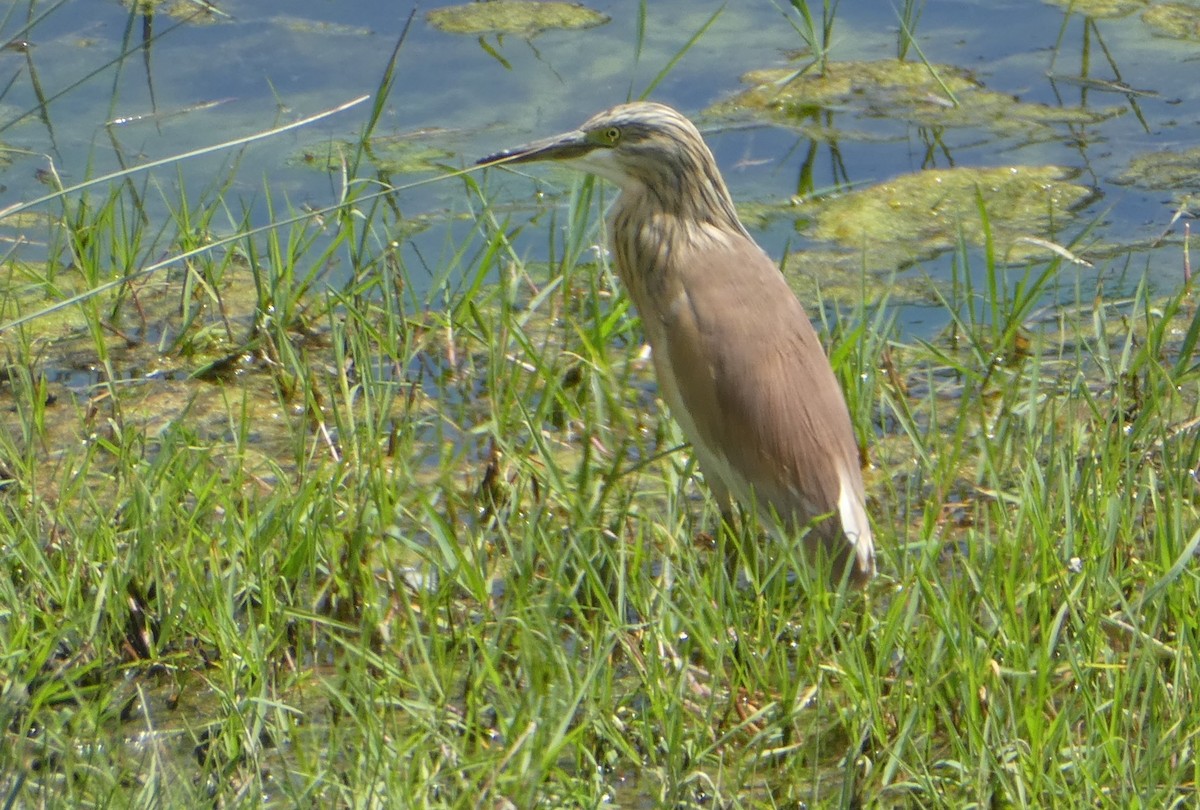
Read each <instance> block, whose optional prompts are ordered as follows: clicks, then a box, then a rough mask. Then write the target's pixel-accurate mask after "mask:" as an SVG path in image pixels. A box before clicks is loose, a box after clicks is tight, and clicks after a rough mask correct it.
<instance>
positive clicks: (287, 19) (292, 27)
mask: <svg viewBox="0 0 1200 810" xmlns="http://www.w3.org/2000/svg"><path fill="white" fill-rule="evenodd" d="M271 22H272V23H274V24H275V25H278V26H280V27H281V28H286V29H287V30H288V31H292V32H294V33H297V34H322V35H325V36H345V37H364V36H368V35H370V33H371V29H370V28H367V27H365V26H361V25H346V24H344V23H334V22H328V21H326V20H310V19H308V18H307V17H291V16H288V15H280V16H278V17H273V18H272V19H271Z"/></svg>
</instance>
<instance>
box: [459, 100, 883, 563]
mask: <svg viewBox="0 0 1200 810" xmlns="http://www.w3.org/2000/svg"><path fill="white" fill-rule="evenodd" d="M539 160H554V161H559V162H561V163H565V164H568V165H571V166H574V167H576V168H579V169H582V170H583V171H586V172H590V173H592V174H595V175H598V176H600V177H602V178H604V179H605V180H608V181H610V182H612V183H615V184H616V185H617V186H619V187H620V189H621V193H620V195H619V197H618V198H617V200H616V202H615V203H614V204H613V207H612V213H611V216H610V237H611V242H612V252H613V255H614V256H615V258H616V265H617V274H618V276H619V277H620V279H621V282H622V284H623V285H624V286H625V288H626V290H627V291H628V294H629V296H630V298H631V299H632V301H633V304H634V307H635V308H636V309H637V311H638V314H639V315H640V316H641V319H642V327H643V329H644V330H645V332H646V337H647V339H648V341H649V343H650V349H651V352H652V356H653V360H654V367H655V372H656V373H657V376H658V384H659V390H660V393H661V395H662V398H663V399H664V400H665V401H666V403H667V406H668V407H669V408H670V411H671V414H672V415H673V416H674V417H675V419H676V420H677V421H678V422H679V425H680V427H681V428H682V429H683V434H684V436H685V437H686V438H687V439H688V441H690V442H691V444H692V448H693V451H694V452H695V454H696V459H697V461H698V462H699V465H700V470H701V472H702V473H703V474H704V480H705V481H706V482H707V483H708V486H709V488H710V489H711V490H712V493H713V495H714V496H715V498H716V500H717V502H718V503H719V504H720V506H721V511H722V513H723V514H724V515H725V516H727V517H728V516H729V503H730V496H731V495H732V496H733V497H735V498H736V499H737V500H738V501H739V502H741V503H742V504H743V505H751V504H753V505H754V506H755V507H756V508H757V509H758V511H759V513H760V515H761V516H762V518H763V519H764V521H769V522H768V523H767V525H772V524H774V525H779V526H781V528H784V529H792V530H795V529H799V528H803V527H805V526H809V527H810V531H809V532H808V534H807V535H806V538H807V542H808V543H809V544H810V548H811V550H813V551H816V550H818V547H823V549H822V553H824V554H825V555H826V556H828V557H830V558H831V559H832V560H833V561H834V563H833V568H832V571H833V576H834V577H835V579H838V580H840V579H841V578H842V577H843V576H844V577H846V578H848V579H849V581H851V582H853V583H855V584H860V585H861V584H862V583H864V582H866V581H867V580H868V579H870V577H871V576H872V575H873V574H874V573H875V550H874V544H873V542H872V535H871V526H870V523H869V522H868V520H867V512H866V507H865V496H864V492H863V480H862V472H861V468H860V466H859V454H858V445H857V442H856V440H855V436H854V429H853V428H852V426H851V423H850V414H849V411H848V409H847V408H846V401H845V399H844V398H843V396H842V391H841V388H840V387H839V386H838V382H837V379H836V377H834V374H833V369H832V368H831V367H830V365H829V360H828V359H827V358H826V356H825V352H824V350H823V349H822V348H821V343H820V341H819V340H818V338H817V333H816V331H815V330H814V329H813V326H812V324H811V322H810V321H809V319H808V315H807V314H805V312H804V308H803V307H802V306H801V305H800V302H799V301H798V300H797V299H796V296H795V294H794V293H793V292H792V290H791V288H790V287H789V286H788V283H787V281H786V280H785V279H784V276H783V274H782V273H781V272H780V271H779V268H778V267H776V265H775V263H774V262H773V261H771V259H770V258H769V257H768V256H767V254H766V253H764V252H763V250H762V248H760V247H759V246H758V244H757V243H755V241H754V239H753V238H752V237H751V236H750V234H749V232H747V230H746V228H745V226H743V225H742V223H741V221H740V220H739V219H738V215H737V212H736V210H735V209H734V207H733V200H732V198H731V197H730V196H729V190H728V189H727V188H726V186H725V181H724V180H723V179H722V178H721V173H720V172H719V171H718V169H717V163H716V160H715V159H714V158H713V155H712V152H711V151H709V149H708V146H707V145H706V144H705V143H704V139H703V138H702V137H701V136H700V133H699V131H697V129H696V127H695V126H694V125H693V124H692V122H691V121H689V120H688V119H687V118H685V117H684V116H682V115H680V114H679V113H678V112H676V111H675V110H673V109H671V108H670V107H667V106H664V105H662V104H651V103H645V102H637V103H633V104H622V105H620V106H617V107H613V108H612V109H610V110H606V111H604V112H602V113H599V114H598V115H595V116H593V117H592V118H591V119H589V120H588V121H587V122H586V123H584V124H583V126H581V127H580V128H579V129H576V130H573V131H571V132H566V133H563V134H562V135H556V136H554V137H552V138H547V139H545V140H541V141H536V142H534V143H530V144H527V145H525V146H519V147H517V148H515V149H508V150H505V151H503V152H499V153H497V154H495V155H492V156H491V157H488V158H484V159H483V160H481V161H479V162H480V163H494V162H502V163H526V162H531V161H539ZM847 569H849V570H848V571H847Z"/></svg>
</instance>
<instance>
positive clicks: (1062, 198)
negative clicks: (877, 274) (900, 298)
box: [795, 166, 1095, 271]
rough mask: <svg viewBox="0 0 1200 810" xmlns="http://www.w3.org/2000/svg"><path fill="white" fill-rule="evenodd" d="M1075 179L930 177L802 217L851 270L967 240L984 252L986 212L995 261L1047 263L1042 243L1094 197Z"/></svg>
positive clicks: (856, 194) (933, 173)
mask: <svg viewBox="0 0 1200 810" xmlns="http://www.w3.org/2000/svg"><path fill="white" fill-rule="evenodd" d="M1069 177H1070V171H1069V170H1067V169H1064V168H1061V167H1058V166H1024V167H1012V168H993V169H972V168H958V169H939V170H930V171H924V172H917V173H915V174H907V175H901V176H900V177H896V178H894V179H892V180H889V181H887V182H886V183H879V184H878V185H875V186H871V187H870V188H865V189H862V190H860V191H852V192H849V193H848V194H845V195H842V196H839V197H834V198H831V199H822V200H809V201H805V202H803V203H800V204H799V205H797V206H796V209H795V210H796V212H797V214H798V215H799V216H807V217H809V218H811V220H812V227H811V229H810V230H809V235H810V236H812V237H813V238H815V239H821V240H824V241H828V242H834V243H837V244H839V245H842V246H844V247H846V248H849V249H850V250H851V252H850V253H849V254H848V259H849V260H852V261H853V265H852V266H854V265H857V266H858V267H860V268H862V267H865V268H866V269H867V270H871V271H878V270H889V269H891V270H894V269H898V268H902V267H905V266H907V265H908V264H910V263H911V262H914V261H917V260H920V259H923V258H928V257H931V256H934V255H936V254H938V253H941V252H943V251H946V250H950V249H951V248H953V247H954V246H955V245H956V244H957V243H958V240H959V238H960V236H961V238H963V239H965V240H966V241H967V242H968V243H969V244H973V245H983V244H984V242H985V231H984V223H983V221H982V217H981V214H980V207H981V206H982V209H983V210H984V211H986V214H987V225H988V228H989V229H990V232H991V236H992V239H993V241H994V244H995V247H996V255H997V256H998V257H999V258H1002V259H1004V260H1006V261H1011V262H1022V261H1029V260H1033V259H1035V258H1041V257H1045V256H1047V255H1048V251H1047V248H1046V243H1045V242H1044V240H1043V239H1042V238H1041V237H1044V236H1046V235H1048V234H1049V235H1050V236H1051V238H1053V236H1054V233H1055V232H1056V231H1058V230H1060V229H1061V228H1062V225H1063V223H1064V222H1065V221H1067V220H1068V219H1070V217H1071V214H1072V212H1073V211H1074V210H1076V209H1078V208H1079V207H1080V206H1081V205H1083V204H1084V203H1086V202H1088V201H1090V200H1091V199H1092V197H1093V196H1094V193H1095V192H1093V191H1092V190H1091V189H1089V188H1087V187H1085V186H1081V185H1077V184H1075V183H1071V182H1070V181H1069Z"/></svg>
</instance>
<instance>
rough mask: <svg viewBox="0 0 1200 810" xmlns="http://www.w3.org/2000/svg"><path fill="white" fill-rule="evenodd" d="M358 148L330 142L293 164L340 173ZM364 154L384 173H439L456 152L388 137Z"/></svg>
mask: <svg viewBox="0 0 1200 810" xmlns="http://www.w3.org/2000/svg"><path fill="white" fill-rule="evenodd" d="M358 149H359V145H358V144H357V143H352V142H350V141H331V142H328V143H324V144H321V146H320V148H319V149H316V148H311V147H310V148H307V149H305V150H304V151H303V152H300V153H299V154H298V155H296V156H295V157H294V158H293V159H292V162H293V163H296V164H299V165H305V166H313V167H316V168H319V169H321V170H322V171H340V170H341V168H342V166H343V165H344V164H345V163H346V162H347V161H349V160H351V159H352V158H353V157H354V155H355V154H356V153H357V151H358ZM363 151H364V152H365V153H366V155H367V158H368V159H369V160H370V161H371V165H373V166H374V167H375V168H376V169H378V170H379V171H380V172H383V173H384V174H414V173H418V172H431V171H438V170H440V169H442V168H443V167H444V164H445V162H446V161H448V160H450V159H451V158H452V157H453V153H451V152H448V151H446V150H445V149H442V148H440V147H437V146H432V145H430V144H429V143H427V142H425V141H423V140H421V139H420V138H418V137H415V136H413V135H411V134H400V135H385V136H378V137H374V138H372V139H371V140H370V141H369V142H368V143H367V144H365V146H364V147H363Z"/></svg>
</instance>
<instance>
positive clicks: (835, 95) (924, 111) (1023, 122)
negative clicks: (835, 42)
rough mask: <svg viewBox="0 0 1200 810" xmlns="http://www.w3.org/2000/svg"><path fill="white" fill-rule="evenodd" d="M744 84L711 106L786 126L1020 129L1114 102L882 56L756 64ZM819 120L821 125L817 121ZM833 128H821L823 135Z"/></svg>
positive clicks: (1100, 113) (1082, 120)
mask: <svg viewBox="0 0 1200 810" xmlns="http://www.w3.org/2000/svg"><path fill="white" fill-rule="evenodd" d="M742 82H743V83H744V84H747V85H750V87H749V89H747V90H743V91H742V92H741V93H739V94H737V95H736V96H734V97H733V98H732V99H729V100H728V101H724V102H720V103H718V104H716V105H714V106H713V107H711V108H710V109H709V112H710V113H714V114H717V115H733V114H737V113H740V112H742V111H747V110H748V111H750V112H751V113H752V114H757V115H762V116H764V117H767V118H769V119H771V120H772V121H776V122H779V123H783V124H786V125H789V126H799V127H803V128H809V127H811V126H812V125H813V124H814V123H816V122H814V121H813V120H811V119H813V118H814V117H815V116H816V115H817V114H818V113H821V112H849V113H851V114H854V115H861V116H864V117H867V118H872V119H879V118H900V119H904V120H907V121H911V122H912V123H915V124H918V125H921V126H931V127H977V128H985V129H991V130H993V131H999V132H1026V133H1029V132H1030V131H1031V129H1032V130H1033V132H1035V133H1036V130H1037V129H1038V128H1043V127H1050V126H1054V125H1062V124H1076V125H1080V124H1094V123H1096V122H1099V121H1102V120H1104V119H1106V118H1110V117H1112V116H1114V115H1118V114H1120V112H1121V109H1120V108H1115V107H1114V108H1110V109H1106V110H1085V109H1080V108H1077V107H1051V106H1048V105H1046V104H1036V103H1028V102H1022V101H1020V100H1018V99H1017V98H1015V97H1014V96H1012V95H1010V94H1007V93H998V92H995V91H993V90H988V89H986V88H985V87H984V85H983V83H982V82H980V81H979V80H978V79H976V78H975V76H974V75H973V74H972V73H971V72H970V71H968V70H964V69H963V68H959V67H954V66H951V65H925V64H922V63H919V62H899V61H895V60H890V59H889V60H880V61H874V62H831V63H829V64H828V67H827V69H826V70H825V72H824V73H818V72H817V71H816V69H815V67H814V68H813V69H809V70H793V69H787V68H783V69H771V70H756V71H751V72H750V73H747V74H745V75H744V76H742ZM818 126H822V127H824V126H827V125H826V124H818ZM833 134H835V133H829V132H825V133H824V137H826V138H828V137H832V135H833Z"/></svg>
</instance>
